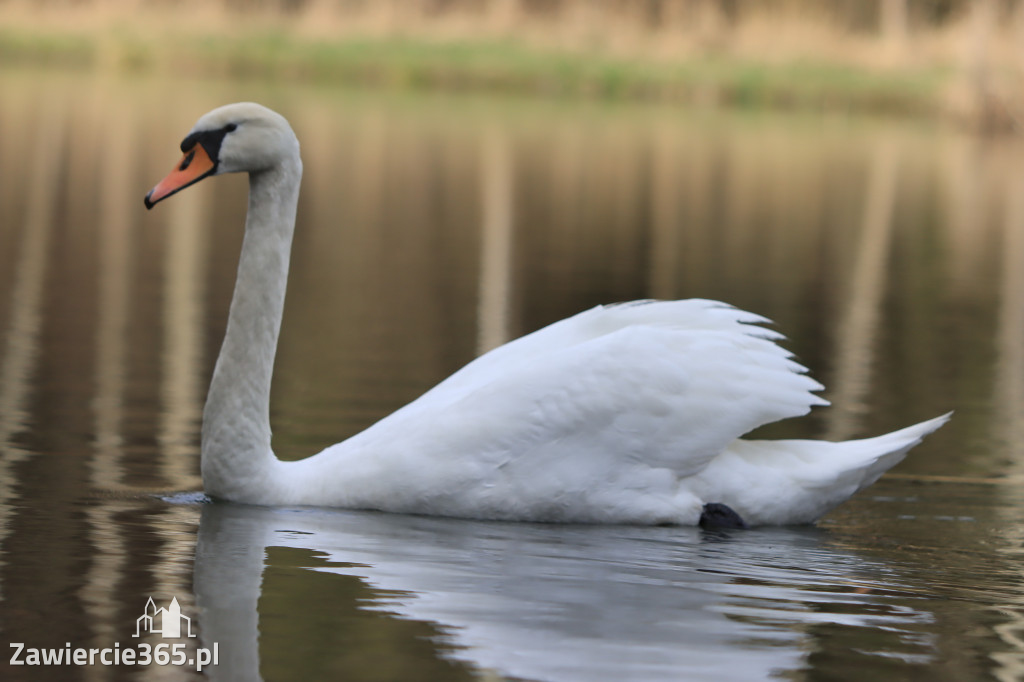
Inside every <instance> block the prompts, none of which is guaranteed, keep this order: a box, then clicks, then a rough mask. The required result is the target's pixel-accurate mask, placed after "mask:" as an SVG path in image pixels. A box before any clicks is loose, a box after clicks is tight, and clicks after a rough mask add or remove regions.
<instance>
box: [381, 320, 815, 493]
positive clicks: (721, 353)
mask: <svg viewBox="0 0 1024 682" xmlns="http://www.w3.org/2000/svg"><path fill="white" fill-rule="evenodd" d="M764 321H765V320H764V318H761V317H759V316H756V315H752V314H750V313H746V312H743V311H741V310H737V309H735V308H732V307H728V306H725V305H723V304H720V303H715V302H711V301H671V302H644V303H640V304H628V305H618V306H610V307H602V308H595V309H593V310H590V311H587V312H585V313H581V314H580V315H577V316H575V317H572V318H568V319H567V320H563V321H562V322H559V323H556V324H554V325H551V326H550V327H546V328H544V329H542V330H540V331H538V332H535V333H534V334H531V335H529V336H526V337H523V338H522V339H520V340H518V341H514V342H512V343H510V344H507V345H506V346H502V347H501V348H498V349H496V350H494V351H491V352H490V353H488V354H486V355H484V356H481V357H480V358H478V359H477V360H475V361H474V362H472V363H470V364H469V365H467V366H466V367H464V368H463V369H462V370H460V371H459V372H457V373H456V374H454V375H452V377H450V378H449V379H448V380H446V381H444V382H442V383H441V384H439V385H438V386H437V387H435V388H434V389H432V390H431V391H430V392H428V393H427V394H425V395H424V396H423V397H422V398H420V399H419V400H417V401H415V402H414V403H412V404H410V405H408V406H407V407H406V408H403V410H400V411H399V412H398V413H396V414H395V415H393V418H389V419H387V420H385V422H403V421H404V422H405V425H406V426H407V427H408V428H409V429H411V430H413V431H421V430H422V429H428V430H429V431H431V432H433V433H436V434H438V435H439V436H440V435H441V434H444V436H443V437H444V440H445V443H444V444H443V446H444V449H445V450H446V452H447V453H449V454H448V455H447V456H450V457H454V458H457V459H458V458H459V455H460V454H465V455H466V456H467V457H469V458H471V459H472V465H473V466H507V465H508V464H509V463H510V462H512V461H513V460H516V459H518V458H532V456H533V455H537V454H539V453H545V456H546V457H549V458H557V459H563V458H568V459H571V460H576V458H578V457H583V458H590V457H609V456H611V457H613V458H615V459H616V460H617V461H618V462H622V461H634V462H638V463H639V462H644V463H646V464H647V465H650V466H656V467H664V468H668V469H671V470H673V471H675V472H676V473H677V475H681V476H686V475H691V474H693V473H696V472H697V471H700V470H701V469H703V467H704V466H706V464H707V463H708V462H709V461H710V460H711V459H712V458H713V457H714V456H715V455H717V454H718V453H719V452H721V451H722V449H724V448H725V447H726V445H728V444H729V443H730V442H732V441H733V440H734V439H736V438H738V437H740V436H742V435H743V434H745V433H747V432H749V431H751V430H752V429H754V428H756V427H758V426H760V425H762V424H766V423H769V422H772V421H776V420H779V419H784V418H788V417H794V416H799V415H803V414H806V413H807V412H808V411H809V410H810V408H811V406H813V405H816V404H824V403H825V401H824V400H822V399H821V398H819V397H818V396H816V395H814V393H813V392H812V391H816V390H819V389H820V388H821V386H820V384H818V383H817V382H815V381H814V380H812V379H810V378H808V377H807V376H805V375H804V372H805V371H806V370H805V369H804V368H803V367H802V366H801V365H799V364H797V363H796V362H794V361H793V360H792V359H791V356H790V354H789V353H788V352H787V351H785V350H784V349H782V348H780V347H779V346H778V345H776V343H775V342H774V340H775V339H777V338H779V335H778V334H777V333H776V332H773V331H771V330H768V329H765V328H764V327H761V326H757V325H756V324H754V323H759V322H764ZM382 424H383V423H382ZM392 426H393V427H395V430H397V429H398V428H401V427H400V425H399V424H397V423H393V424H392ZM418 435H420V436H422V437H424V438H428V437H429V433H420V434H418Z"/></svg>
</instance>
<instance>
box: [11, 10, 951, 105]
mask: <svg viewBox="0 0 1024 682" xmlns="http://www.w3.org/2000/svg"><path fill="white" fill-rule="evenodd" d="M102 40H105V41H107V42H106V43H105V46H107V47H109V46H110V45H113V46H114V52H115V53H116V54H117V55H118V57H117V66H119V67H121V68H125V69H132V70H145V69H150V68H152V69H159V68H161V66H160V65H161V64H163V63H173V65H174V67H173V68H174V69H175V70H176V71H178V72H182V71H183V72H186V73H203V74H216V75H220V76H226V77H233V78H256V79H264V80H300V81H305V82H313V83H329V84H339V85H363V86H376V87H387V88H398V89H410V90H446V91H451V90H454V91H459V90H466V91H481V92H501V93H516V94H524V95H533V96H547V97H552V96H554V97H588V98H603V99H616V100H631V99H654V100H663V101H679V102H692V101H700V102H705V101H713V102H717V103H720V104H726V105H732V106H737V107H747V108H791V109H831V110H835V109H849V110H856V111H865V112H869V111H870V112H895V113H913V114H927V113H930V112H932V111H934V110H935V109H936V107H937V104H938V99H939V94H940V93H941V92H942V90H943V88H944V87H945V85H946V84H947V83H948V82H949V81H950V79H951V78H952V76H953V74H952V73H950V72H949V71H947V70H942V69H935V68H932V69H929V70H916V71H891V72H883V71H876V70H869V69H862V68H857V67H854V66H849V65H839V64H829V63H820V62H819V63H793V64H783V65H771V64H766V63H759V62H754V61H743V60H739V59H736V58H729V57H715V58H701V59H694V60H688V61H676V62H669V61H658V60H653V59H650V60H645V59H638V58H625V57H611V56H608V55H604V54H584V53H579V52H560V51H551V50H540V49H532V48H529V47H526V46H523V45H519V44H516V43H513V42H478V43H477V42H430V41H425V40H412V39H399V38H381V39H346V40H338V41H322V40H320V41H316V40H304V39H296V38H293V37H291V36H289V35H287V34H286V33H283V32H262V33H248V34H245V35H241V36H235V37H232V36H227V37H225V36H216V37H214V36H206V37H188V38H183V37H180V38H178V39H175V40H161V41H155V42H145V41H143V40H140V39H138V38H136V37H134V36H133V34H132V33H131V32H130V31H127V30H125V31H118V32H116V33H115V34H113V35H110V36H104V38H102ZM98 43H99V40H90V39H88V38H78V37H76V38H67V37H53V36H43V35H40V36H27V35H20V34H16V33H13V32H9V31H6V32H5V31H0V58H3V60H4V62H6V63H10V62H12V61H13V62H43V63H58V64H79V65H80V64H95V63H96V62H97V59H98V57H97V55H98V53H99V49H98V46H97V45H98Z"/></svg>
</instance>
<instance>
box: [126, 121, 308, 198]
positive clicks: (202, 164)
mask: <svg viewBox="0 0 1024 682" xmlns="http://www.w3.org/2000/svg"><path fill="white" fill-rule="evenodd" d="M181 151H182V153H183V154H184V156H183V157H182V159H181V161H179V162H178V164H177V165H176V166H175V167H174V169H173V170H172V171H171V172H170V173H168V174H167V177H165V178H164V179H163V180H161V181H160V182H159V183H158V184H157V186H156V187H154V188H153V189H151V190H150V191H149V193H148V194H147V195H146V208H153V206H154V205H155V204H156V203H157V202H158V201H161V200H163V199H166V198H167V197H169V196H171V195H172V194H174V193H176V192H179V191H181V190H183V189H185V188H186V187H188V186H189V185H194V184H195V183H197V182H199V181H200V180H202V179H203V178H205V177H208V176H210V175H220V174H221V173H238V172H258V171H263V170H268V169H270V168H273V167H275V166H278V165H280V164H281V163H282V162H283V161H285V160H287V159H291V158H298V154H299V141H298V140H297V139H296V137H295V133H293V132H292V128H291V126H289V125H288V121H287V120H285V118H284V116H281V114H278V113H277V112H275V111H271V110H270V109H268V108H266V107H265V106H262V105H260V104H254V103H252V102H240V103H238V104H228V105H225V106H223V107H219V108H217V109H214V110H213V111H211V112H209V113H208V114H205V115H203V116H202V117H201V118H200V119H199V120H198V121H196V124H195V126H193V127H192V130H191V131H189V134H188V135H186V136H185V139H184V140H182V142H181Z"/></svg>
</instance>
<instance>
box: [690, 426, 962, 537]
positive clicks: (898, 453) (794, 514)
mask: <svg viewBox="0 0 1024 682" xmlns="http://www.w3.org/2000/svg"><path fill="white" fill-rule="evenodd" d="M951 414H952V413H949V414H944V415H942V416H941V417H936V418H935V419H930V420H928V421H925V422H921V423H920V424H915V425H914V426H908V427H907V428H904V429H900V430H899V431H893V432H892V433H887V434H885V435H883V436H876V437H874V438H865V439H861V440H848V441H842V442H839V443H832V442H827V441H816V440H777V441H771V440H760V441H758V440H742V439H740V440H736V441H734V442H733V443H732V444H730V446H729V447H728V448H727V449H726V450H725V452H723V453H722V454H721V455H719V456H718V457H717V458H715V460H714V461H712V462H711V464H709V465H708V467H707V468H706V469H705V470H704V472H702V474H701V475H700V476H699V477H697V481H695V483H696V484H697V486H696V488H695V490H694V492H695V493H696V494H697V495H698V496H699V497H701V498H702V499H703V500H704V501H705V502H719V503H723V504H727V505H729V506H730V507H732V508H733V509H735V510H736V512H738V513H739V515H740V516H742V517H743V518H744V520H746V521H747V523H749V524H751V525H766V524H771V525H787V524H799V523H813V522H814V521H816V520H817V519H819V518H820V517H821V516H822V515H824V514H825V513H826V512H828V511H829V510H831V509H832V508H833V507H835V506H837V505H839V504H840V503H842V502H844V501H846V500H847V499H849V498H850V497H851V496H852V495H854V494H855V493H857V492H858V491H860V490H863V489H864V488H866V487H868V486H869V485H871V484H872V483H874V482H875V481H877V480H878V478H879V477H880V476H881V475H882V474H883V473H885V472H886V471H888V470H889V469H890V468H892V467H893V466H895V465H896V464H898V463H899V462H900V461H901V460H902V459H903V458H904V456H906V454H907V452H908V451H909V450H910V449H911V448H912V447H914V446H915V445H917V444H918V443H920V442H921V440H922V439H923V438H924V437H925V436H927V435H928V434H929V433H932V432H933V431H935V430H936V429H938V428H939V427H940V426H942V425H943V424H945V423H946V422H947V421H949V418H950V415H951Z"/></svg>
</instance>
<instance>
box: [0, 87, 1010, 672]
mask: <svg viewBox="0 0 1024 682" xmlns="http://www.w3.org/2000/svg"><path fill="white" fill-rule="evenodd" d="M0 91H2V92H3V93H4V96H3V97H2V98H0V178H2V180H0V640H2V641H3V642H4V643H5V644H10V643H23V644H25V646H26V647H27V648H36V649H45V648H65V647H66V645H70V646H69V647H67V648H104V647H113V646H114V644H115V643H117V644H118V645H119V648H120V649H124V648H128V647H138V646H139V645H140V643H143V642H144V643H147V644H149V645H151V646H156V645H158V644H160V643H161V641H162V640H161V638H160V636H159V635H146V634H145V632H143V633H142V635H143V636H142V637H140V638H135V637H133V634H134V633H135V628H136V621H137V619H138V618H139V617H140V616H143V614H144V609H145V607H146V601H147V599H148V598H149V597H152V598H153V599H154V602H155V604H156V605H157V606H158V607H168V606H169V605H170V602H171V599H172V598H176V599H177V600H178V603H179V605H180V608H181V612H182V614H184V615H185V616H186V617H188V618H191V619H192V624H193V626H194V628H195V630H196V631H197V632H198V633H199V634H200V635H201V636H200V637H197V638H192V639H188V638H186V641H185V644H186V646H185V647H184V654H186V655H185V658H192V659H195V658H196V657H197V656H198V651H199V649H201V648H211V647H212V646H213V644H217V646H218V653H219V664H218V665H217V666H211V667H208V668H207V669H206V670H205V671H204V673H203V674H209V675H210V676H211V677H213V678H215V679H241V680H252V679H255V678H256V677H257V676H258V675H259V676H262V677H263V679H266V680H284V679H345V680H360V681H362V680H367V681H369V680H458V679H470V678H478V679H524V680H545V681H547V680H551V681H560V680H662V679H673V680H674V679H696V680H700V679H714V680H730V679H736V680H752V679H766V678H782V679H797V680H818V679H822V680H824V679H865V678H866V677H868V676H870V677H871V678H872V679H879V680H908V679H922V680H965V679H997V680H1010V679H1019V678H1021V677H1022V676H1024V590H1022V574H1021V570H1020V568H1019V565H1020V560H1021V554H1022V547H1024V531H1022V530H1020V529H1021V528H1024V525H1022V523H1021V522H1022V520H1024V519H1022V517H1024V513H1022V511H1021V509H1022V505H1021V503H1022V501H1024V500H1022V498H1024V415H1022V410H1024V274H1022V273H1024V191H1021V190H1024V149H1022V148H1021V143H1020V142H1019V141H1016V140H1010V139H998V140H990V141H985V140H979V139H975V138H971V137H968V136H964V135H960V134H957V133H956V132H955V131H952V130H949V129H947V128H944V127H941V126H937V125H929V124H922V123H919V122H913V123H910V122H896V121H866V120H858V119H848V118H845V117H832V118H825V119H822V118H812V117H795V116H769V115H727V114H723V113H721V112H715V111H678V110H674V109H667V108H642V109H641V108H626V107H622V108H612V107H605V106H600V105H597V104H586V103H583V104H567V103H559V102H552V103H524V102H515V101H494V100H477V99H474V98H470V97H453V98H442V97H436V98H434V97H417V98H413V97H405V96H398V95H386V94H373V93H337V92H323V91H316V90H306V89H302V88H299V87H293V86H288V85H279V86H276V87H268V86H257V85H253V84H244V83H235V84H230V83H217V82H186V81H182V82H164V81H159V82H158V81H155V80H146V79H135V80H131V79H122V80H115V79H107V78H102V77H83V76H82V75H81V74H76V75H75V76H74V77H70V76H66V75H62V74H59V73H47V72H42V73H40V72H31V73H26V72H0ZM238 99H257V100H260V101H263V102H265V103H267V104H269V105H271V106H273V107H275V108H277V109H279V110H280V111H282V113H284V114H285V115H287V116H288V117H289V118H290V119H291V121H292V122H293V124H294V127H295V128H296V131H297V132H298V135H299V137H300V139H301V140H302V144H303V157H304V161H305V180H304V188H303V198H302V202H301V205H300V211H299V214H300V219H299V220H300V222H299V226H298V232H297V241H296V244H295V248H294V252H293V259H292V263H293V265H292V279H291V282H290V288H289V293H288V302H287V310H286V313H285V320H284V329H283V331H282V337H281V350H280V354H279V357H278V361H277V366H276V370H275V384H274V394H273V405H272V419H273V423H274V425H275V447H276V449H277V451H278V452H279V454H280V455H281V456H283V457H286V458H297V457H301V456H304V455H306V454H309V453H311V452H314V451H316V450H318V449H320V448H321V447H323V446H325V445H327V444H329V443H332V442H335V441H337V440H340V439H342V438H344V437H346V436H347V435H350V434H352V433H355V432H357V431H358V430H360V429H361V428H363V427H365V426H367V425H368V424H370V423H372V422H373V421H375V420H377V419H379V418H380V417H382V416H383V415H385V414H387V413H389V412H390V411H392V410H393V409H395V408H397V407H398V406H400V405H402V404H403V403H405V402H407V401H408V400H410V399H412V398H414V397H416V396H417V395H419V394H420V393H421V392H422V391H424V390H425V389H426V388H428V387H429V386H431V385H432V384H433V383H435V382H437V381H438V380H440V379H441V378H443V377H444V376H446V375H447V374H449V373H450V372H452V371H453V370H455V369H456V368H458V367H459V366H460V365H461V364H463V363H465V362H466V361H468V360H469V359H471V358H472V357H474V355H476V354H477V353H479V352H481V351H483V350H486V349H487V348H490V347H492V346H494V345H496V344H498V343H501V342H502V341H504V340H507V339H509V338H513V337H515V336H517V335H519V334H521V333H525V332H527V331H530V330H532V329H535V328H537V327H540V326H542V325H544V324H546V323H548V322H551V321H554V320H556V319H559V318H561V317H564V316H566V315H569V314H571V313H573V312H576V311H579V310H581V309H584V308H586V307H589V306H592V305H595V304H597V303H601V302H609V301H617V300H627V299H632V298H640V297H658V298H673V297H691V296H700V297H708V298H721V299H724V300H728V301H730V302H732V303H735V304H737V305H739V306H742V307H745V308H748V309H751V310H754V311H756V312H759V313H762V314H764V315H767V316H769V317H771V318H773V319H774V320H776V322H777V323H778V328H779V329H780V330H782V331H783V332H785V333H786V334H787V335H788V336H789V341H788V342H787V343H788V345H789V347H790V348H792V349H793V350H794V351H796V353H797V354H798V355H799V356H800V358H801V360H802V361H803V362H804V363H805V364H807V365H808V366H809V367H810V368H811V369H812V371H813V372H814V374H815V376H816V377H817V378H819V379H821V380H822V381H823V382H824V383H825V384H826V385H827V386H828V387H829V390H828V392H827V397H829V398H830V399H831V400H832V401H833V403H834V406H833V407H831V408H828V409H823V410H818V411H816V412H815V413H814V415H812V416H811V417H809V418H807V419H804V420H799V421H794V422H792V423H785V424H779V425H775V426H772V427H768V428H767V429H766V430H765V434H766V435H771V436H773V437H774V436H779V437H804V436H809V437H822V436H828V437H847V436H858V435H871V434H874V433H880V432H882V431H884V430H887V429H891V428H896V427H899V426H903V425H906V424H910V423H913V422H916V421H920V420H922V419H925V418H929V417H932V416H935V415H937V414H940V413H943V412H946V411H948V410H951V409H954V410H956V415H955V418H954V420H953V421H952V422H951V423H950V424H949V425H947V426H946V427H945V428H943V429H942V430H941V431H940V432H939V433H938V434H936V435H935V436H933V437H931V438H930V439H929V440H928V441H927V442H925V443H924V444H923V445H921V446H920V447H919V448H917V449H915V450H914V451H913V452H912V454H911V456H910V457H909V458H908V459H907V460H906V461H905V462H904V463H902V464H901V465H900V466H898V467H897V468H896V469H895V471H894V473H893V474H892V475H890V476H888V477H886V478H884V479H883V480H882V481H880V482H879V483H878V484H877V485H876V486H874V487H873V488H871V489H870V490H869V491H867V492H866V493H865V494H863V495H861V496H859V497H858V498H855V499H854V500H853V501H851V502H849V503H848V504H846V505H844V506H842V507H840V508H839V509H838V510H836V511H835V512H833V513H832V514H830V515H829V516H827V517H826V518H825V519H823V520H822V522H821V523H820V524H818V526H816V527H813V528H784V529H759V530H754V531H750V532H745V533H719V534H716V533H705V532H701V531H699V530H697V529H689V528H683V529H680V528H628V527H610V528H590V527H573V526H568V527H562V526H543V525H522V524H494V523H478V522H471V521H459V520H448V519H427V518H417V517H404V516H389V515H383V514H373V513H364V512H349V511H337V510H285V509H260V508H250V507H243V506H236V505H222V504H206V503H204V501H203V498H202V496H201V495H198V494H196V493H197V492H198V491H199V490H200V489H201V483H200V481H199V478H198V442H197V437H198V436H197V434H198V427H199V418H200V414H201V409H202V402H203V399H204V393H205V386H206V382H207V380H208V377H209V374H210V371H211V369H212V364H213V361H214V359H215V355H216V352H217V349H218V346H219V343H220V338H221V335H222V333H223V329H224V324H225V317H226V312H227V304H228V301H229V300H230V295H231V286H232V284H233V278H234V268H235V263H236V260H237V255H238V248H239V244H240V239H241V229H240V227H241V221H242V218H243V212H244V206H245V202H244V198H245V190H246V186H245V182H244V179H243V178H240V177H225V178H217V179H216V180H214V181H207V182H204V183H201V184H200V185H198V186H196V187H195V188H192V189H190V190H189V191H188V192H185V193H183V194H182V195H180V196H178V197H175V199H174V200H172V201H168V202H165V203H164V204H161V205H160V206H159V207H158V208H157V209H156V210H154V211H152V212H148V213H147V212H146V211H145V210H144V209H143V207H142V196H143V194H144V193H145V191H146V190H147V189H148V188H149V187H151V186H152V185H153V184H154V183H155V182H156V180H158V179H159V178H160V177H162V176H163V175H164V174H165V173H166V172H167V170H169V169H170V167H171V165H172V164H173V163H174V162H175V161H176V160H177V156H178V155H177V147H176V145H177V143H178V141H179V140H180V139H181V137H183V136H184V134H185V132H187V130H188V128H189V127H190V126H191V125H192V122H193V121H194V119H195V118H196V117H197V116H198V115H199V114H201V113H203V112H205V111H206V110H208V109H210V108H212V107H214V106H216V105H218V104H221V103H224V102H227V101H231V100H238ZM175 641H178V640H175ZM13 652H14V650H13V649H11V650H10V652H9V654H8V656H9V655H10V653H13ZM8 656H4V657H0V666H2V668H0V678H2V679H4V680H23V679H24V680H39V679H60V680H77V679H83V680H94V679H99V680H103V679H165V678H167V679H188V678H189V677H190V676H191V677H198V675H197V674H196V673H195V672H194V665H193V666H191V667H189V666H185V667H175V666H164V667H161V666H157V665H149V666H136V665H133V666H127V665H121V666H114V667H104V666H99V665H96V666H92V667H88V666H81V667H76V666H51V667H43V666H40V667H29V666H13V665H11V664H10V663H9V661H8Z"/></svg>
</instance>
